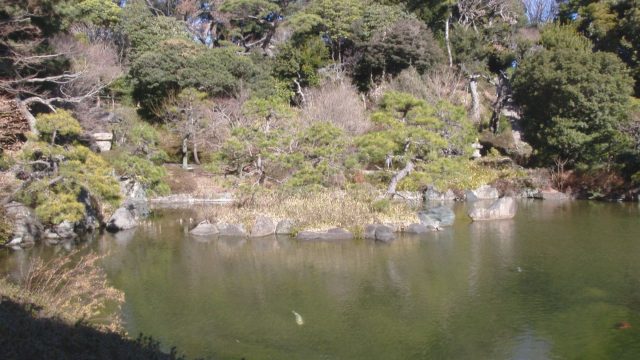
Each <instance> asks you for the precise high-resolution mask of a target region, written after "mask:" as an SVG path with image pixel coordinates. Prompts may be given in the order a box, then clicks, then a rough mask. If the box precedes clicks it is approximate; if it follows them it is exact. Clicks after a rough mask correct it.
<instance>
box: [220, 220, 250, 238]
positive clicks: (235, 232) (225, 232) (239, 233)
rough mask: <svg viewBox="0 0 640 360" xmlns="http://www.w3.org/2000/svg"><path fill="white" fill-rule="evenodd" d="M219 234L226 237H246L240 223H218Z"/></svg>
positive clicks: (245, 232)
mask: <svg viewBox="0 0 640 360" xmlns="http://www.w3.org/2000/svg"><path fill="white" fill-rule="evenodd" d="M216 226H217V228H218V231H219V235H220V236H226V237H247V231H246V230H245V229H244V226H243V225H242V224H227V223H218V224H217V225H216Z"/></svg>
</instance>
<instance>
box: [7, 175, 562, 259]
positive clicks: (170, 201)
mask: <svg viewBox="0 0 640 360" xmlns="http://www.w3.org/2000/svg"><path fill="white" fill-rule="evenodd" d="M121 189H122V194H123V195H124V198H125V200H124V201H123V202H122V205H121V207H119V208H118V209H116V210H115V211H114V213H113V215H112V216H111V217H110V218H109V219H108V220H106V221H104V223H102V224H100V225H98V226H95V227H94V228H90V229H86V227H85V226H81V224H73V223H68V222H63V223H61V224H58V225H55V226H52V227H48V228H46V227H45V226H43V225H42V224H41V223H40V222H39V221H38V219H37V218H36V216H35V214H34V212H33V211H32V210H31V209H29V208H28V207H26V206H24V205H22V204H20V203H17V202H12V203H9V204H7V205H5V209H6V212H7V216H8V217H9V219H10V221H11V224H12V226H13V235H12V237H11V238H10V240H9V241H8V242H7V243H6V245H5V246H8V247H11V248H13V249H20V248H24V247H30V246H33V245H34V244H35V243H36V242H38V241H40V240H44V241H45V242H46V243H47V244H50V245H51V244H57V243H59V242H63V241H65V240H70V239H75V238H77V237H78V236H80V235H82V234H84V233H87V232H91V231H93V230H96V229H100V228H104V229H106V230H107V231H109V232H119V231H124V230H129V229H133V228H135V227H136V226H138V224H139V223H140V221H141V220H143V219H145V218H146V217H148V216H149V215H150V214H151V212H152V210H151V209H152V208H185V207H191V206H194V205H229V204H233V203H234V198H233V195H232V194H231V193H228V192H227V193H221V194H216V195H215V196H214V195H212V196H211V197H208V198H196V197H192V196H190V195H187V194H174V195H171V196H167V197H160V198H151V199H147V197H146V195H145V191H144V189H143V188H142V186H140V185H139V184H138V183H135V182H133V181H130V180H126V179H124V180H122V181H121ZM517 198H530V199H539V200H544V201H568V200H571V199H572V197H571V196H569V195H567V194H565V193H562V192H559V191H557V190H554V189H544V190H543V189H530V188H525V189H522V190H521V191H520V192H519V193H516V194H514V193H504V192H502V194H501V191H499V190H498V189H497V188H496V187H493V186H489V185H483V186H480V187H479V188H477V189H473V190H467V191H462V192H454V191H452V190H446V191H442V192H440V191H438V190H436V189H434V188H432V187H429V188H427V189H426V190H425V191H424V192H399V193H398V194H396V196H395V197H394V200H393V201H408V202H412V203H413V204H414V205H418V206H417V207H419V208H421V210H419V211H416V213H415V219H414V221H411V222H408V221H400V222H384V223H372V224H353V225H354V227H357V228H360V229H362V231H358V232H357V233H354V232H352V231H349V230H347V229H343V228H331V229H321V230H318V229H304V228H300V227H299V226H297V225H296V224H297V223H298V221H297V219H290V218H287V219H274V218H272V217H269V216H267V215H259V216H256V217H255V219H254V221H253V223H252V224H251V225H250V226H245V225H244V224H241V223H234V222H223V221H214V222H209V221H207V220H203V221H201V222H199V223H198V224H197V225H196V226H195V227H194V228H192V229H191V230H190V234H191V235H192V236H197V237H212V236H227V237H263V236H270V235H276V234H277V235H289V236H295V238H296V239H298V240H301V241H339V240H347V239H353V238H364V239H371V240H376V241H380V242H390V241H393V240H394V239H395V238H396V237H397V234H400V233H407V234H422V233H427V232H432V231H439V230H442V229H443V228H444V227H447V226H451V225H453V223H454V221H455V214H454V213H453V211H452V210H451V207H450V206H447V204H451V203H452V202H456V201H457V202H460V201H466V202H468V203H470V204H471V205H470V209H469V211H468V214H467V215H468V216H469V218H470V219H471V220H472V221H491V220H503V219H511V218H513V217H514V216H515V214H516V211H517V202H516V200H515V199H517Z"/></svg>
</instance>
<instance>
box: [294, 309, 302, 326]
mask: <svg viewBox="0 0 640 360" xmlns="http://www.w3.org/2000/svg"><path fill="white" fill-rule="evenodd" d="M291 312H292V313H293V315H294V316H295V317H296V324H298V325H304V320H303V319H302V315H300V314H298V313H297V312H295V310H291Z"/></svg>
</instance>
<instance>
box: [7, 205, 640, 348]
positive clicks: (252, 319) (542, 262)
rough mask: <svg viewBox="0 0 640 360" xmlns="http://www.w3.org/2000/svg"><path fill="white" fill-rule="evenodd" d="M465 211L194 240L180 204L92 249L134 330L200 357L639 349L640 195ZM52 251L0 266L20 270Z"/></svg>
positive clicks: (100, 241) (14, 257) (18, 257)
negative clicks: (304, 237)
mask: <svg viewBox="0 0 640 360" xmlns="http://www.w3.org/2000/svg"><path fill="white" fill-rule="evenodd" d="M465 210H466V209H465V208H464V206H460V205H456V206H455V211H456V214H457V215H458V218H457V220H456V224H455V226H453V227H451V228H446V229H445V230H443V231H441V232H435V233H430V234H425V235H421V236H411V237H404V238H401V239H398V240H397V241H395V242H393V243H391V244H388V245H381V244H376V243H374V242H370V241H362V240H355V241H349V242H344V243H336V242H299V241H296V240H293V239H290V238H288V237H265V238H258V239H239V238H219V237H211V238H197V237H193V236H190V235H188V234H186V231H187V230H188V225H186V224H188V218H190V217H191V218H197V216H194V215H193V214H190V213H185V214H181V217H182V219H183V221H182V222H180V221H179V218H180V216H175V215H173V213H171V215H168V216H166V217H164V218H159V219H156V220H153V221H149V222H147V223H145V224H143V226H141V227H139V228H138V229H137V230H134V231H131V232H127V233H119V234H116V235H112V234H104V236H103V237H101V238H99V239H98V240H97V241H95V242H94V243H90V244H89V245H88V246H89V247H90V248H93V249H96V250H98V251H100V252H102V253H109V254H110V255H109V256H108V257H107V258H105V259H104V266H105V268H106V269H107V271H108V273H109V276H110V279H111V280H112V281H113V282H114V283H115V285H116V286H117V287H119V288H121V289H123V290H124V291H125V293H126V299H127V304H126V306H125V317H126V320H127V326H128V330H129V332H130V333H132V334H136V333H138V332H139V331H144V332H145V333H148V334H150V335H153V336H154V337H156V338H158V339H159V340H160V341H162V342H163V343H165V344H174V345H176V346H178V347H179V348H180V349H182V350H183V351H185V352H187V354H188V355H190V356H193V357H199V356H204V357H213V358H218V359H240V358H242V357H245V358H247V359H282V358H286V359H412V358H418V359H547V358H567V357H569V358H616V359H620V358H629V359H634V358H637V356H638V355H639V354H640V332H639V330H638V329H640V316H639V314H640V313H639V312H638V309H640V306H638V304H640V300H638V299H640V295H639V294H640V292H639V291H638V290H637V289H638V287H637V285H638V284H640V262H638V261H637V254H638V250H640V241H638V240H637V234H638V233H640V224H639V223H638V221H637V218H638V214H639V213H640V212H639V211H638V209H637V208H636V207H635V206H625V205H616V204H599V205H597V206H592V205H591V204H590V203H571V202H569V203H560V202H559V203H553V204H551V203H545V202H542V201H536V202H522V203H521V204H520V208H519V213H518V215H517V216H516V218H515V219H513V220H504V221H495V222H475V223H472V222H470V221H469V220H468V219H467V218H466V216H465ZM56 249H57V250H55V251H65V250H64V248H56ZM52 251H53V249H52V248H34V249H32V250H29V251H26V252H24V253H22V254H20V253H15V254H14V255H12V256H10V257H6V258H5V259H4V260H5V261H3V262H2V265H3V266H4V268H5V269H6V270H7V271H10V272H11V271H13V272H17V273H19V271H20V269H22V268H24V266H25V264H26V263H28V259H29V256H30V255H33V254H37V255H38V256H46V254H47V252H52ZM292 311H295V312H296V313H298V314H300V315H301V316H302V317H303V318H304V325H298V324H297V323H296V319H295V317H294V315H293V313H292ZM620 321H627V322H629V323H630V324H632V328H631V329H628V330H617V329H615V328H614V324H615V323H617V322H620ZM636 324H637V326H636ZM576 354H577V355H576Z"/></svg>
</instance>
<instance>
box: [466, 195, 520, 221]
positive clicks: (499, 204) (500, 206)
mask: <svg viewBox="0 0 640 360" xmlns="http://www.w3.org/2000/svg"><path fill="white" fill-rule="evenodd" d="M517 209H518V207H517V204H516V201H515V200H514V199H513V198H512V197H503V198H500V199H498V200H496V201H494V202H492V203H491V204H490V205H488V206H487V205H486V204H482V203H476V204H474V206H472V207H471V209H470V210H469V217H471V219H473V221H481V220H502V219H512V218H513V217H514V216H516V210H517Z"/></svg>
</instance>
